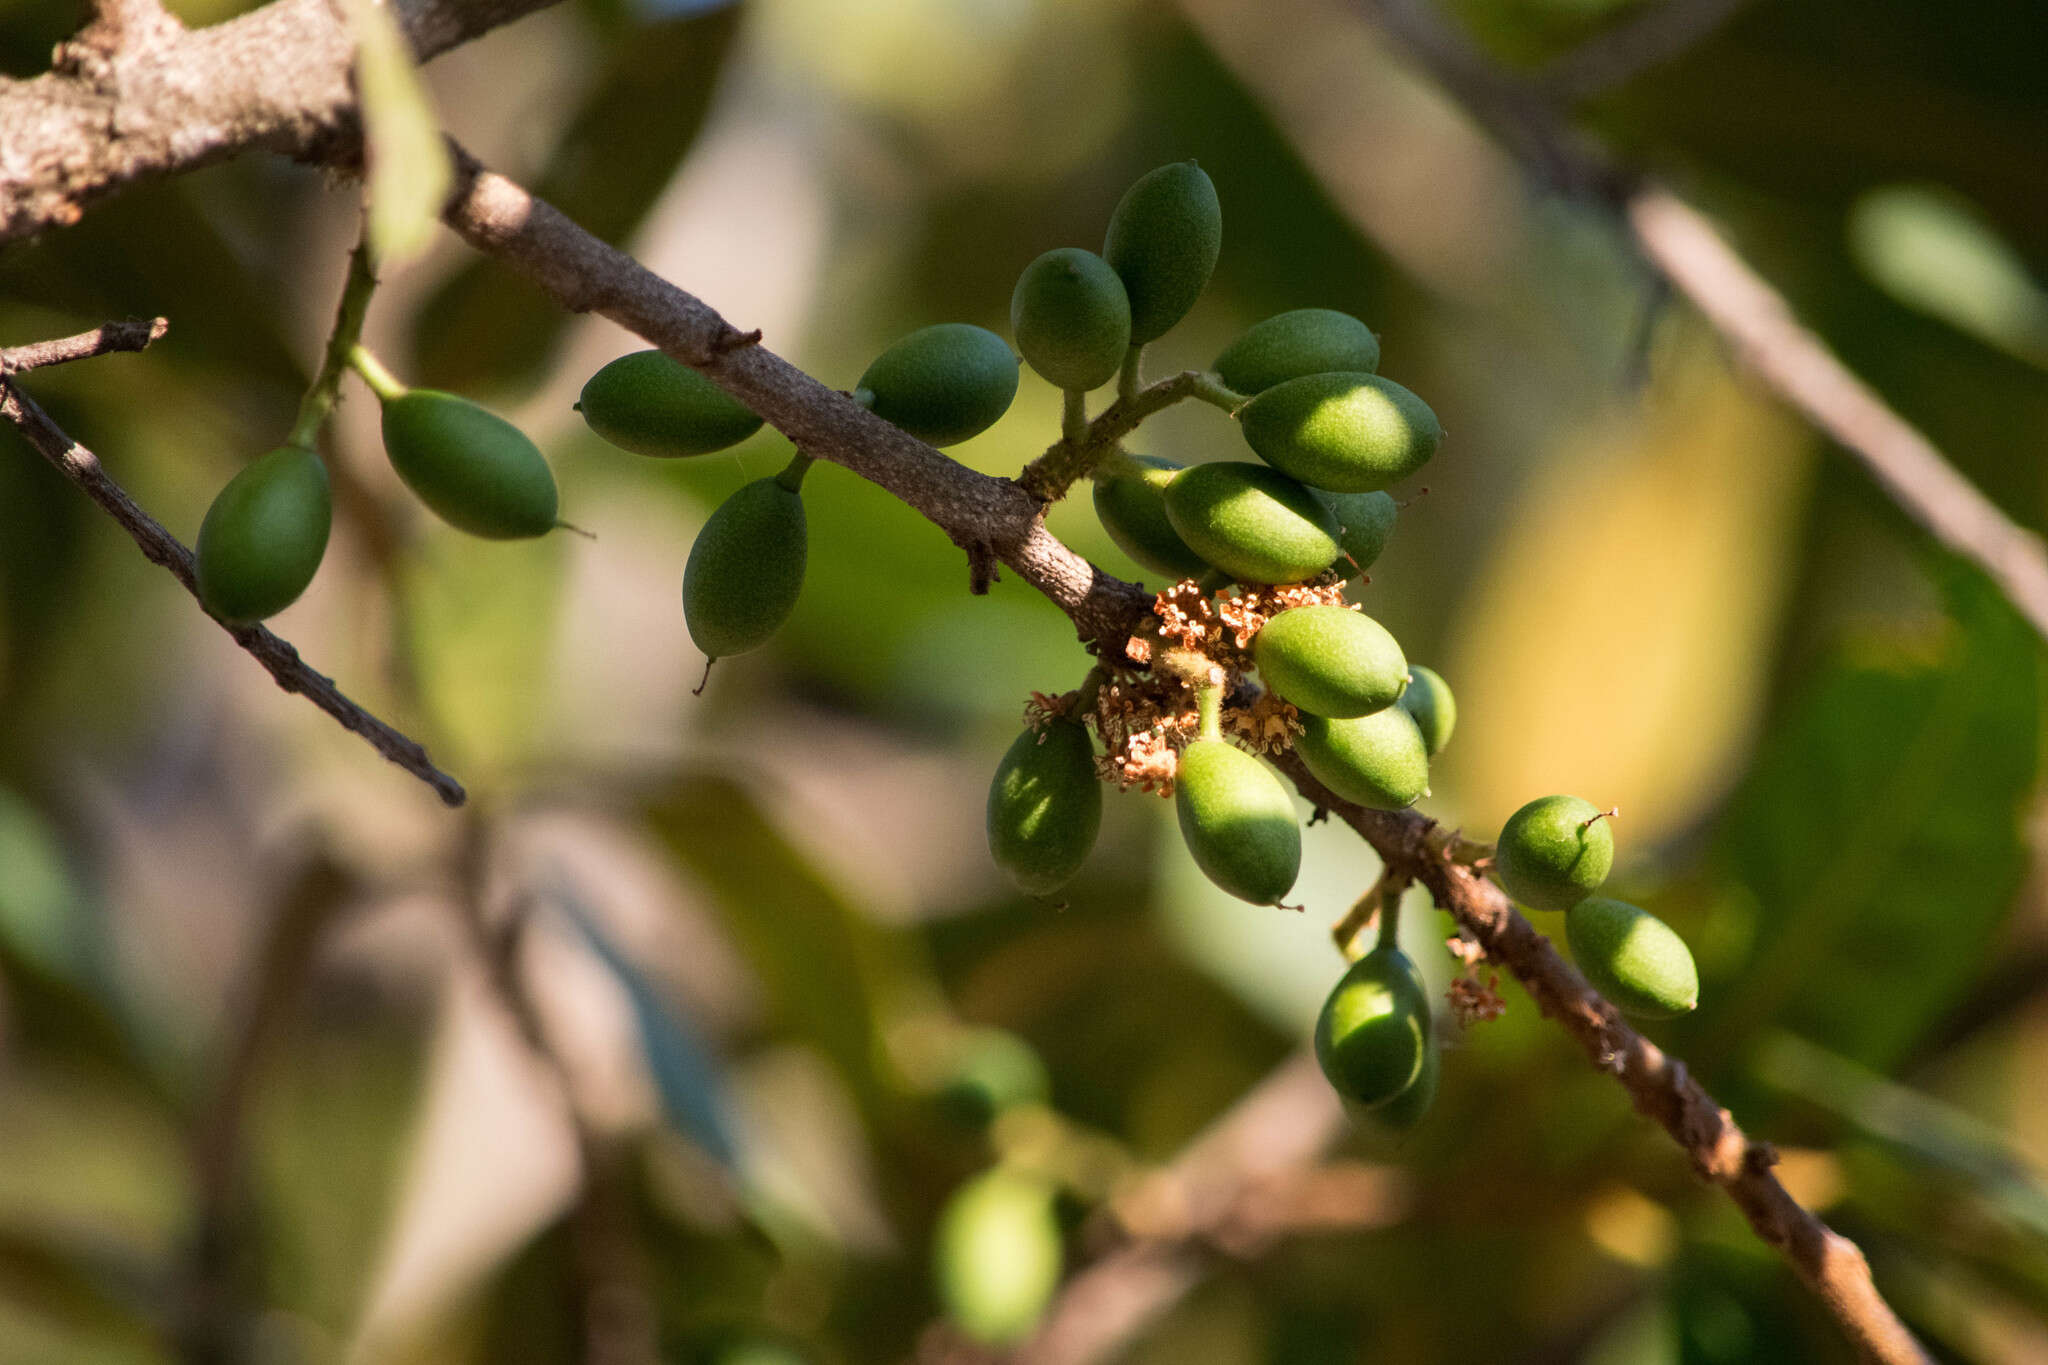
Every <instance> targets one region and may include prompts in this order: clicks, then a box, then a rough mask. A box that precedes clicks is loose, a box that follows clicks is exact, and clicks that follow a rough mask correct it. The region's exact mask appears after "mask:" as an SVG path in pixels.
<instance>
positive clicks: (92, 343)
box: [0, 318, 171, 375]
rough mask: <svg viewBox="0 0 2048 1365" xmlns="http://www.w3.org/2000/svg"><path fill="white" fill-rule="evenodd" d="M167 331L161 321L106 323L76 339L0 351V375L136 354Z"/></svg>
mask: <svg viewBox="0 0 2048 1365" xmlns="http://www.w3.org/2000/svg"><path fill="white" fill-rule="evenodd" d="M170 329H171V324H170V322H169V321H168V320H167V319H164V318H150V319H148V320H146V321H142V322H136V321H133V320H130V321H128V322H110V323H108V324H107V325H106V326H104V327H95V328H93V329H92V330H91V331H90V332H80V333H79V334H78V335H77V336H68V337H60V338H58V339H57V340H55V341H38V342H36V343H35V344H34V345H32V346H12V347H9V348H8V349H7V350H4V351H0V375H16V374H26V373H28V372H29V371H30V370H40V369H44V368H46V367H48V366H51V365H67V364H69V363H70V362H72V361H74V360H91V359H92V358H93V357H95V356H102V355H112V354H114V353H115V352H117V351H139V350H142V349H143V348H144V347H146V346H148V345H149V343H150V342H152V341H160V340H162V339H163V335H164V333H165V332H168V331H169V330H170Z"/></svg>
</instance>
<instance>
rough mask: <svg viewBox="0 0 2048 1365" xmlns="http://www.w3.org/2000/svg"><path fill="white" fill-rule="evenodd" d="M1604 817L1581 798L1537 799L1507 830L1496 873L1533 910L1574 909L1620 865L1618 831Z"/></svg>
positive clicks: (1495, 856) (1499, 845) (1496, 851)
mask: <svg viewBox="0 0 2048 1365" xmlns="http://www.w3.org/2000/svg"><path fill="white" fill-rule="evenodd" d="M1603 814H1604V812H1602V811H1601V810H1600V808H1599V807H1598V806H1595V805H1594V804H1593V803H1592V802H1591V801H1582V800H1580V799H1579V798H1578V797H1576V796H1539V797H1537V798H1536V799H1535V800H1534V801H1531V802H1530V803H1529V804H1528V805H1526V806H1524V807H1522V808H1521V809H1520V810H1518V811H1516V812H1515V813H1514V814H1513V815H1510V816H1509V817H1508V822H1507V823H1506V824H1505V825H1503V826H1501V831H1500V840H1499V842H1498V843H1497V844H1495V846H1494V850H1493V873H1494V875H1495V876H1496V877H1498V878H1500V884H1501V885H1502V886H1503V887H1505V888H1507V893H1508V895H1510V896H1512V897H1514V899H1515V900H1517V901H1518V902H1520V903H1521V904H1523V905H1526V906H1528V907H1530V908H1531V909H1534V910H1569V909H1571V908H1572V907H1573V906H1574V905H1577V904H1578V903H1579V902H1580V901H1582V900H1584V899H1585V898H1586V897H1588V896H1590V895H1592V894H1593V893H1594V892H1595V891H1598V890H1599V889H1600V883H1602V882H1604V881H1606V880H1607V874H1608V872H1609V871H1611V870H1612V869H1613V867H1614V832H1613V831H1612V830H1611V829H1609V828H1608V827H1607V821H1606V820H1605V819H1603V818H1601V817H1602V815H1603Z"/></svg>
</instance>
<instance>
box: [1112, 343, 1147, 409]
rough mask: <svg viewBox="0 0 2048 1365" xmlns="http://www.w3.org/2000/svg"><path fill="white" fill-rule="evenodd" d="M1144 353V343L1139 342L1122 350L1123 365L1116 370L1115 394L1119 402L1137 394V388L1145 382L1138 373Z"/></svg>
mask: <svg viewBox="0 0 2048 1365" xmlns="http://www.w3.org/2000/svg"><path fill="white" fill-rule="evenodd" d="M1144 355H1145V343H1144V342H1142V341H1141V342H1139V343H1138V344H1137V345H1135V346H1133V347H1131V349H1130V350H1128V351H1125V352H1124V363H1123V367H1122V368H1121V369H1119V370H1118V371H1117V372H1116V396H1117V401H1118V402H1120V403H1128V402H1130V401H1131V400H1132V399H1133V398H1136V397H1137V396H1138V390H1139V389H1142V388H1143V387H1144V386H1145V384H1144V380H1143V379H1142V378H1140V376H1139V373H1138V366H1139V363H1140V361H1142V360H1143V358H1144Z"/></svg>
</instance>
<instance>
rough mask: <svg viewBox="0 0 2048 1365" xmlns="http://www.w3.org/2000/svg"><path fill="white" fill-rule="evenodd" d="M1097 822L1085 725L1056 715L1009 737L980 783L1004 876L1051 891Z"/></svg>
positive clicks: (1097, 786)
mask: <svg viewBox="0 0 2048 1365" xmlns="http://www.w3.org/2000/svg"><path fill="white" fill-rule="evenodd" d="M1101 828H1102V783H1101V782H1099V781H1098V780H1096V776H1095V745H1094V743H1093V742H1092V741H1091V740H1090V739H1089V738H1088V729H1087V727H1086V726H1084V725H1082V724H1081V723H1080V722H1079V721H1075V720H1067V719H1064V718H1062V719H1059V720H1055V721H1052V722H1051V723H1049V724H1048V725H1047V726H1046V727H1045V728H1044V729H1043V730H1031V729H1026V730H1025V731H1024V733H1023V734H1021V735H1019V736H1017V739H1016V742H1015V743H1013V744H1012V745H1010V751H1009V752H1008V753H1006V754H1004V755H1003V761H1002V763H1000V764H999V765H997V767H996V776H995V781H993V782H991V783H990V784H989V789H988V848H989V852H990V853H991V854H993V855H994V856H995V860H996V863H997V864H998V865H999V866H1000V867H1001V868H1002V869H1003V871H1005V872H1007V873H1009V874H1010V879H1011V880H1012V881H1014V882H1016V883H1017V885H1018V886H1020V887H1022V888H1024V890H1026V891H1029V892H1030V893H1031V894H1032V895H1034V896H1049V895H1051V894H1052V893H1053V892H1055V891H1057V890H1059V889H1060V888H1061V887H1062V886H1065V885H1066V884H1067V881H1068V879H1069V878H1071V877H1072V876H1073V875H1074V873H1075V872H1076V871H1078V870H1079V869H1080V866H1081V864H1082V862H1083V861H1084V860H1086V858H1087V857H1088V850H1089V849H1091V848H1093V847H1095V835H1096V833H1097V832H1098V831H1100V830H1101Z"/></svg>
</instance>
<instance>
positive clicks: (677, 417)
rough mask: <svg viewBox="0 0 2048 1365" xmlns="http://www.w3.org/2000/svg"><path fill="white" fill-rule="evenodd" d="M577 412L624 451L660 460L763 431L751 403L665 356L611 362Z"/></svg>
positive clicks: (636, 355)
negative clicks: (747, 403)
mask: <svg viewBox="0 0 2048 1365" xmlns="http://www.w3.org/2000/svg"><path fill="white" fill-rule="evenodd" d="M576 407H577V410H578V411H580V412H581V413H582V414H583V420H584V422H585V423H586V424H588V426H589V427H590V429H591V430H592V431H594V432H596V433H597V434H598V435H599V436H602V437H603V438H604V439H605V440H607V441H610V442H611V443H612V444H613V445H615V446H617V447H618V448H619V449H621V450H630V451H632V452H633V453H634V454H635V455H650V456H653V457H655V458H657V459H676V458H680V457H683V456H688V455H708V454H710V453H711V452H712V451H714V450H724V449H725V448H726V447H727V446H732V445H738V444H739V443H740V442H741V441H744V440H746V439H747V438H748V437H749V436H752V435H753V434H754V433H755V432H757V431H759V430H760V429H761V419H760V418H759V417H758V416H756V415H755V414H754V411H753V410H752V409H751V408H749V407H747V405H746V404H744V403H742V402H740V400H739V399H737V398H734V397H733V396H732V395H731V394H729V393H727V392H726V391H725V390H724V389H721V388H719V387H718V385H716V384H714V383H712V382H711V381H710V380H708V379H706V378H705V377H704V376H703V375H701V374H699V373H697V372H696V371H695V370H693V369H691V368H690V367H689V366H688V365H685V364H682V363H681V362H679V361H676V360H672V359H670V358H669V357H668V356H666V355H664V354H662V353H661V352H660V351H635V352H633V353H632V354H631V355H622V356H620V357H619V358H618V359H617V360H614V361H612V362H611V363H610V364H609V365H606V366H605V367H604V368H603V369H601V370H599V371H598V372H597V373H596V374H594V375H592V376H590V382H589V383H587V384H585V385H584V386H583V394H582V397H581V398H580V399H578V401H577V404H576Z"/></svg>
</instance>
